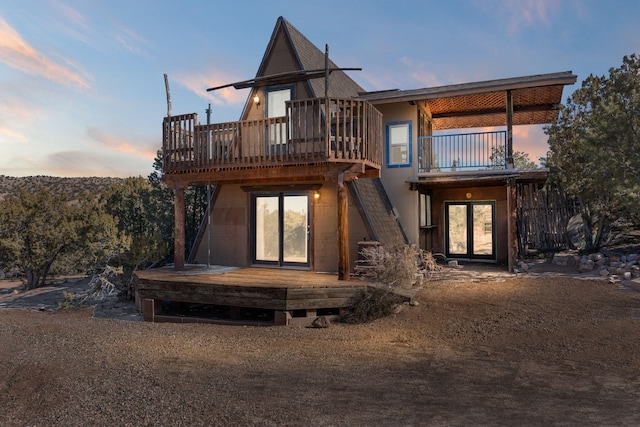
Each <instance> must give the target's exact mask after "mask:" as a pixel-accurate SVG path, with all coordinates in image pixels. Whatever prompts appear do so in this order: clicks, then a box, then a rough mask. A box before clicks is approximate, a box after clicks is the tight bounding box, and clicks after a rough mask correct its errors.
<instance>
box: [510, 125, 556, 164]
mask: <svg viewBox="0 0 640 427" xmlns="http://www.w3.org/2000/svg"><path fill="white" fill-rule="evenodd" d="M548 141H549V137H548V136H547V135H545V133H544V130H543V126H542V125H527V126H514V127H513V150H514V151H522V152H525V153H527V154H529V158H530V159H531V160H533V161H534V162H536V163H539V161H538V160H539V159H540V157H547V151H549V143H548Z"/></svg>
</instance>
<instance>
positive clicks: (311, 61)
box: [256, 16, 364, 98]
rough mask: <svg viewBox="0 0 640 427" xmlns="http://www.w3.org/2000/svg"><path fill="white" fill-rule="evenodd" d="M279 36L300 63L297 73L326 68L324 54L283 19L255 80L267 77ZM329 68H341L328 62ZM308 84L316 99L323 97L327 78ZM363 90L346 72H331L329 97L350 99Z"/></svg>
mask: <svg viewBox="0 0 640 427" xmlns="http://www.w3.org/2000/svg"><path fill="white" fill-rule="evenodd" d="M280 33H284V36H285V38H286V40H287V42H288V43H289V46H290V48H291V51H292V53H293V55H294V57H295V59H296V61H297V65H298V70H319V69H324V68H325V54H324V52H322V51H321V50H320V49H318V48H317V47H316V46H315V45H314V44H313V43H311V42H310V41H309V39H307V38H306V37H305V36H304V35H303V34H302V33H301V32H300V31H298V30H297V29H296V28H295V27H294V26H293V25H291V23H290V22H289V21H287V20H286V19H285V18H283V17H282V16H281V17H279V18H278V20H277V21H276V26H275V28H274V29H273V33H272V34H271V39H270V40H269V44H268V45H267V49H266V50H265V53H264V56H263V57H262V61H261V62H260V66H259V67H258V72H257V73H256V78H259V77H265V76H266V74H265V72H266V68H267V64H268V62H269V60H270V58H271V54H272V52H273V49H274V46H275V43H276V40H277V38H278V36H279V35H280ZM329 68H338V67H337V66H336V64H335V63H334V62H333V61H331V60H329ZM307 84H308V85H309V89H310V90H311V93H312V95H313V97H323V96H324V93H325V81H324V78H314V79H308V80H307ZM363 90H364V89H362V87H360V85H358V84H357V83H356V82H355V81H353V79H351V77H349V76H348V75H347V74H346V73H345V72H344V71H341V70H336V71H332V72H331V74H330V75H329V90H328V95H329V96H330V97H341V98H351V97H355V96H358V93H360V92H362V91H363Z"/></svg>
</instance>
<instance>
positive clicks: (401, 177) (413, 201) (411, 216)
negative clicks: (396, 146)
mask: <svg viewBox="0 0 640 427" xmlns="http://www.w3.org/2000/svg"><path fill="white" fill-rule="evenodd" d="M376 108H377V109H378V110H379V111H380V112H381V113H382V114H383V116H384V125H385V132H386V124H387V123H393V122H402V121H411V158H412V163H411V166H410V167H396V168H388V167H387V154H386V145H387V141H386V133H385V141H384V144H385V150H384V152H385V157H384V161H383V166H382V171H381V179H382V184H383V185H384V188H385V190H386V192H387V195H388V196H389V200H391V204H392V205H393V206H394V207H395V208H396V210H397V212H398V215H399V217H400V224H402V227H403V228H404V231H405V233H406V234H407V238H408V239H409V242H410V243H412V244H418V239H419V229H418V224H419V223H418V193H417V192H416V191H411V190H410V189H409V184H408V183H407V181H409V180H414V179H415V178H416V177H417V173H418V166H417V165H418V124H417V117H418V110H417V107H416V106H415V105H410V104H409V103H407V102H404V103H398V104H382V105H378V106H376Z"/></svg>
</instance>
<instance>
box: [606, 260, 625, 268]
mask: <svg viewBox="0 0 640 427" xmlns="http://www.w3.org/2000/svg"><path fill="white" fill-rule="evenodd" d="M622 265H623V264H622V263H621V262H620V261H612V260H611V258H609V267H614V268H618V267H622Z"/></svg>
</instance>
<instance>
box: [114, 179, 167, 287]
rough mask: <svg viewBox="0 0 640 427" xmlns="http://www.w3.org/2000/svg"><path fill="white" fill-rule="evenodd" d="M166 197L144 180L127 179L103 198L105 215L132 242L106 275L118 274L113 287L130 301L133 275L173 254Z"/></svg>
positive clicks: (162, 191)
mask: <svg viewBox="0 0 640 427" xmlns="http://www.w3.org/2000/svg"><path fill="white" fill-rule="evenodd" d="M166 196H167V193H166V192H165V190H164V189H161V188H160V187H156V188H154V187H153V186H152V185H151V184H150V183H149V182H148V181H146V180H145V179H144V178H141V177H137V178H127V179H126V180H125V181H124V183H122V184H116V185H113V186H111V188H109V189H108V190H107V191H105V193H104V194H103V197H102V202H103V204H104V206H105V210H106V212H108V213H109V214H110V215H112V216H113V217H114V218H115V219H116V221H117V224H118V229H119V230H121V231H122V232H123V233H125V234H126V235H127V236H128V238H129V239H130V244H129V246H128V250H127V251H125V252H123V253H122V254H118V257H113V258H112V259H110V260H109V261H108V263H106V264H108V265H105V266H104V267H105V268H106V269H105V270H104V271H105V272H109V273H111V275H112V276H113V274H112V272H113V271H117V272H118V274H117V275H116V276H117V278H116V279H115V281H116V282H118V283H112V284H113V285H114V286H115V287H116V288H117V289H118V290H119V291H120V293H121V294H124V295H125V296H127V297H131V295H132V293H133V292H132V291H133V273H134V272H135V271H137V270H139V269H145V268H148V267H151V266H154V265H157V264H161V263H163V262H165V261H166V260H167V258H168V256H169V255H170V253H171V248H172V243H173V238H172V232H171V231H172V228H171V224H172V221H173V209H172V200H173V199H172V198H169V197H166ZM113 268H115V270H113ZM110 281H111V282H113V281H114V279H113V278H111V279H110Z"/></svg>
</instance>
